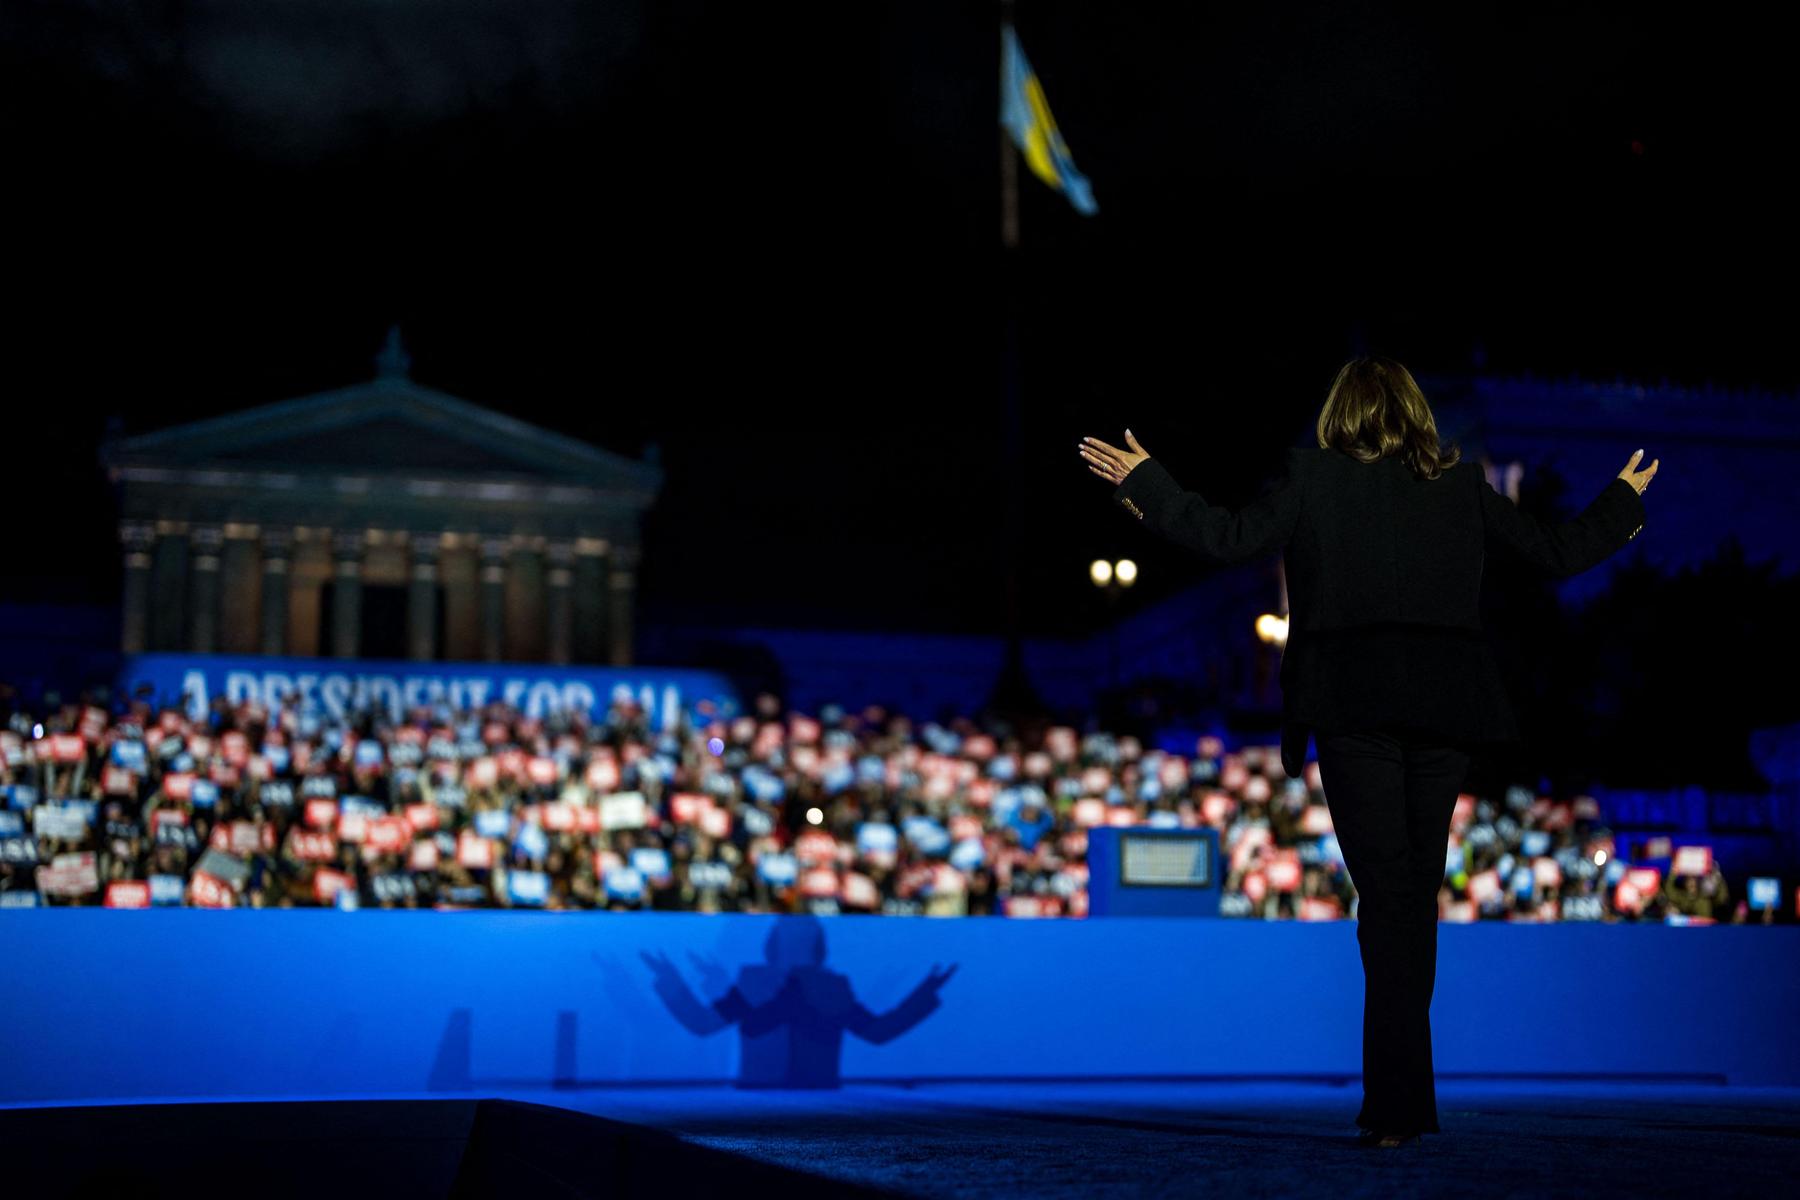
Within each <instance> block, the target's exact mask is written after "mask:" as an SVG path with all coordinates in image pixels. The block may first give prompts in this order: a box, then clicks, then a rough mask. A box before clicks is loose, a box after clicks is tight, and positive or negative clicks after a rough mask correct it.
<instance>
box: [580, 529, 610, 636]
mask: <svg viewBox="0 0 1800 1200" xmlns="http://www.w3.org/2000/svg"><path fill="white" fill-rule="evenodd" d="M605 553H606V542H605V541H604V540H603V539H601V538H577V539H576V540H575V586H574V592H575V595H574V601H575V603H574V608H575V618H574V624H575V634H574V641H575V647H574V648H575V661H576V662H579V663H602V662H605V661H606V654H607V651H606V562H605V560H604V559H602V558H601V557H600V556H601V555H603V554H605Z"/></svg>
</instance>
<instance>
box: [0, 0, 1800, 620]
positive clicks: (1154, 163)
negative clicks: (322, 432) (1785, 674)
mask: <svg viewBox="0 0 1800 1200" xmlns="http://www.w3.org/2000/svg"><path fill="white" fill-rule="evenodd" d="M1536 7H1537V10H1538V11H1536V12H1529V13H1528V12H1522V11H1521V10H1520V8H1519V6H1516V5H1507V6H1500V5H1469V4H1457V5H1426V4H1415V5H1405V6H1398V5H1396V6H1378V5H1364V4H1349V3H1343V2H1342V0H1336V2H1331V3H1318V4H1307V5H1288V6H1269V5H1243V6H1239V7H1237V8H1220V7H1216V6H1209V7H1202V6H1192V5H1181V6H1176V5H1161V4H1157V5H1136V6H1131V5H1096V4H1077V3H1060V2H1059V3H1051V2H1049V0H1022V2H1021V3H1020V5H1019V9H1018V24H1019V28H1020V33H1021V36H1022V38H1023V39H1024V44H1025V46H1026V49H1027V51H1028V53H1029V54H1030V55H1031V57H1032V60H1033V63H1034V65H1035V66H1036V68H1037V70H1038V73H1039V75H1040V77H1041V78H1042V79H1043V81H1044V84H1045V87H1046V90H1047V92H1048V95H1049V98H1050V102H1051V104H1052V106H1053V108H1054V110H1055V112H1056V115H1057V117H1058V120H1059V123H1060V125H1061V127H1062V129H1063V132H1064V134H1065V137H1066V138H1067V141H1068V143H1069V145H1070V147H1071V149H1072V150H1073V153H1074V155H1075V159H1076V162H1077V163H1078V164H1079V165H1080V167H1081V168H1082V170H1083V171H1084V172H1085V173H1086V174H1087V175H1088V177H1089V179H1090V180H1091V181H1092V183H1093V187H1094V192H1095V195H1096V198H1097V199H1098V202H1099V205H1100V209H1101V212H1100V215H1099V216H1098V217H1095V218H1092V219H1084V218H1081V217H1079V216H1077V215H1076V214H1074V213H1073V212H1071V211H1070V210H1069V208H1068V206H1067V204H1066V203H1065V202H1064V201H1063V200H1062V198H1061V197H1060V196H1058V195H1056V194H1054V193H1052V192H1050V191H1049V190H1047V189H1046V188H1044V187H1043V186H1042V185H1040V184H1038V183H1037V182H1036V181H1035V180H1033V179H1030V178H1029V177H1027V178H1026V179H1025V180H1024V185H1023V186H1024V192H1023V229H1024V238H1023V245H1022V247H1021V250H1020V251H1019V253H1018V254H1017V255H1016V257H1015V259H1014V260H1013V261H1011V262H1010V263H1008V262H1007V261H1006V260H1005V259H1004V256H1003V255H1002V254H1001V252H1000V251H999V249H998V245H997V242H998V237H997V232H998V202H997V198H996V197H997V180H998V172H997V167H996V159H997V155H996V149H997V138H998V134H997V128H996V125H995V120H994V113H995V106H996V97H995V76H996V73H997V72H996V60H997V41H996V34H995V13H996V11H997V10H996V7H995V6H993V5H989V4H980V3H977V4H965V5H948V4H944V5H920V4H916V3H909V4H901V3H892V4H886V5H878V4H872V3H871V4H858V5H833V6H822V5H821V6H807V7H804V8H802V7H787V8H784V7H781V6H775V5H739V4H724V3H717V4H695V3H683V2H681V0H657V2H656V3H651V2H650V0H639V2H637V3H624V4H604V3H597V2H593V0H589V2H586V3H576V2H574V0H564V2H559V3H530V2H521V0H486V2H481V3H475V2H464V3H445V2H442V0H438V2H426V0H418V2H416V3H401V2H394V3H385V4H380V5H368V4H364V3H351V2H349V0H338V2H326V0H288V2H286V3H268V4H261V5H255V6H250V7H244V6H240V5H235V4H230V3H225V2H224V0H213V2H210V3H179V2H175V0H164V2H162V3H140V4H130V3H104V4H102V3H86V4H81V3H75V2H73V0H57V2H53V3H34V4H25V3H14V4H10V5H8V6H7V8H6V10H5V16H3V17H0V92H3V94H4V104H3V106H0V121H3V122H4V126H3V127H0V143H3V145H4V150H0V153H4V154H5V156H6V158H5V167H6V171H5V175H6V178H7V180H8V192H9V196H8V201H9V203H8V206H7V207H8V210H9V215H10V219H9V221H8V230H9V232H10V234H11V235H12V236H11V237H9V238H8V250H7V264H6V265H7V269H6V271H5V273H4V278H5V281H6V288H7V291H8V293H9V295H8V297H7V299H8V301H9V303H8V304H7V313H8V314H9V315H8V316H7V317H6V321H7V325H6V328H7V331H8V333H9V334H10V336H9V337H8V338H7V351H8V353H7V364H8V368H9V369H8V371H7V378H6V387H7V392H8V395H9V403H8V406H7V407H8V424H9V427H10V429H11V431H12V433H13V435H14V438H15V441H14V443H13V448H12V453H11V454H9V455H8V456H7V457H8V461H9V465H10V466H11V467H12V469H13V480H14V488H13V503H14V505H15V513H16V519H15V521H14V523H13V528H12V537H11V539H10V541H11V550H12V558H13V562H12V564H11V568H12V569H10V570H9V571H8V573H7V577H6V584H5V589H6V590H5V594H6V595H7V596H9V597H11V598H16V599H17V598H72V599H83V598H92V599H106V598H109V597H110V595H111V589H112V588H113V587H114V586H115V585H114V580H115V577H116V561H115V560H116V558H117V553H116V541H115V539H114V533H113V526H112V517H111V514H110V511H109V508H108V505H109V503H110V501H109V499H108V497H107V494H106V490H105V487H104V484H103V482H102V480H101V479H100V476H99V473H98V469H97V466H96V464H95V459H94V452H95V445H96V442H97V439H98V437H99V436H100V432H101V430H102V429H103V428H104V427H105V424H106V422H107V421H108V419H109V418H113V417H117V418H119V419H120V420H121V421H122V422H123V426H124V428H125V429H126V430H128V431H133V432H136V431H141V430H145V429H150V428H155V427H158V426H162V425H166V424H171V423H174V422H178V421H181V420H186V419H192V418H195V417H200V416H205V415H210V414H213V413H218V412H223V411H228V410H232V409H236V408H241V407H245V406H249V405H253V404H257V403H262V402H266V401H270V400H275V399H281V398H285V397H288V396H291V395H295V394H299V393H302V392H307V391H313V390H319V389H324V388H330V387H335V386H339V385H342V384H345V383H349V382H354V381H356V380H359V379H362V378H366V377H367V375H368V374H369V372H370V370H371V366H370V364H371V359H372V356H373V354H374V352H375V350H376V348H377V346H378V344H379V342H380V340H381V337H382V334H383V332H384V330H385V329H386V327H387V326H388V325H389V324H390V323H391V322H393V321H395V320H398V321H400V322H402V324H403V326H404V329H405V332H406V336H407V340H408V342H409V344H410V347H411V349H412V352H413V357H414V373H415V375H416V376H417V377H418V378H420V379H421V380H422V381H424V382H426V383H428V384H431V385H434V386H437V387H441V388H443V389H445V390H447V391H450V392H453V393H456V394H458V395H462V396H464V397H466V398H468V399H471V400H474V401H476V402H479V403H484V404H488V405H491V406H494V407H497V408H501V409H504V410H506V411H509V412H512V413H514V414H516V415H518V416H520V417H523V418H525V419H527V420H532V421H537V422H540V423H542V424H545V425H548V426H551V427H553V428H556V429H559V430H562V431H565V432H568V433H571V434H574V435H576V436H579V437H582V438H586V439H588V440H590V441H592V442H595V443H597V444H600V445H603V446H607V447H609V448H612V449H616V450H619V451H622V452H625V453H628V454H639V453H641V452H642V451H643V450H644V448H645V446H646V445H647V444H648V443H649V442H651V441H655V442H657V443H659V444H660V446H661V450H662V455H663V459H662V461H663V463H664V466H665V467H666V469H667V472H668V486H667V490H666V493H665V496H664V499H663V500H662V502H661V503H660V505H659V506H658V508H657V509H656V510H655V512H654V513H653V516H652V518H651V521H650V525H649V529H648V537H649V542H648V556H647V559H646V566H645V589H646V594H645V602H646V604H647V605H648V606H649V609H648V610H647V611H646V613H645V617H646V619H655V618H656V617H657V616H659V615H680V614H682V613H684V612H686V611H689V610H693V611H699V610H701V609H703V608H704V609H709V610H711V611H712V612H715V613H726V614H732V615H735V616H737V617H739V618H741V619H743V620H748V621H773V622H780V623H789V624H801V625H819V624H839V625H850V626H864V625H883V624H886V625H893V626H900V627H925V628H941V629H992V628H995V627H996V626H997V623H998V622H999V620H1000V614H1001V607H1000V604H999V597H1000V594H1001V587H1000V580H1001V572H1000V564H1001V563H1002V562H1003V560H1004V554H1003V546H1002V536H1003V535H1002V532H1001V527H1000V521H1001V514H1002V512H1003V508H1004V504H1003V496H1002V489H1003V487H1004V480H1005V471H1004V464H1003V461H1002V459H1001V442H1000V431H1001V427H1002V422H1001V406H1000V403H999V400H998V396H999V391H1000V389H999V380H1000V372H999V363H1000V354H999V347H1000V340H1001V339H1000V336H999V331H1000V329H1001V327H1002V315H1001V314H1002V311H1003V304H1002V297H1003V296H1004V295H1005V294H1006V292H1005V289H1006V286H1007V280H1008V278H1009V274H1008V272H1010V279H1011V281H1012V284H1011V286H1012V287H1013V288H1014V289H1015V292H1016V294H1017V295H1018V296H1019V297H1020V308H1019V311H1020V325H1021V330H1022V332H1021V338H1020V346H1021V353H1022V360H1023V364H1024V367H1023V387H1022V405H1023V412H1024V440H1023V451H1024V467H1023V479H1024V483H1023V489H1022V492H1021V500H1022V504H1023V507H1024V525H1025V540H1024V545H1023V561H1024V565H1025V566H1024V569H1025V575H1024V580H1025V588H1024V603H1025V614H1024V615H1025V620H1026V621H1027V623H1028V625H1029V626H1030V627H1031V628H1034V629H1039V630H1046V631H1050V630H1069V629H1075V628H1080V627H1082V626H1084V625H1085V624H1086V623H1088V622H1090V621H1091V620H1092V619H1093V618H1094V616H1095V615H1096V610H1095V608H1094V605H1093V600H1094V598H1093V597H1092V596H1091V595H1089V594H1088V593H1089V592H1090V591H1091V589H1090V588H1089V587H1088V586H1087V585H1086V583H1085V582H1084V578H1083V576H1084V567H1083V564H1085V563H1086V561H1087V560H1088V559H1089V558H1091V557H1093V556H1094V555H1095V554H1100V553H1106V554H1114V555H1116V554H1124V553H1134V554H1137V556H1138V557H1139V558H1140V559H1142V560H1144V561H1145V562H1146V563H1147V564H1148V565H1150V566H1153V567H1154V568H1155V569H1154V570H1148V569H1147V571H1146V576H1145V585H1144V587H1143V588H1142V589H1141V592H1142V595H1144V596H1155V595H1160V594H1163V593H1165V592H1166V591H1167V590H1168V589H1169V588H1172V587H1175V586H1178V585H1179V584H1180V583H1181V582H1182V581H1183V580H1184V579H1188V578H1192V577H1193V574H1194V573H1195V571H1196V570H1197V568H1195V567H1193V566H1192V565H1190V564H1188V563H1185V562H1182V561H1180V560H1179V559H1177V558H1175V557H1173V556H1169V555H1161V556H1159V555H1157V554H1156V553H1155V551H1154V548H1151V547H1147V546H1146V545H1145V543H1144V541H1143V540H1142V538H1141V531H1139V530H1136V529H1134V528H1131V527H1130V523H1129V522H1128V521H1126V520H1124V519H1123V518H1121V517H1120V515H1119V514H1118V513H1117V512H1116V510H1114V508H1113V507H1112V506H1111V505H1110V503H1109V502H1108V501H1107V498H1106V495H1105V486H1104V485H1103V484H1101V483H1099V481H1098V480H1096V479H1094V478H1093V477H1092V476H1091V475H1088V474H1087V473H1086V472H1085V471H1084V470H1083V469H1082V468H1081V465H1080V460H1079V459H1078V458H1077V457H1076V455H1075V452H1074V445H1075V441H1076V439H1077V437H1078V436H1079V435H1080V434H1082V433H1094V434H1097V435H1099V436H1103V437H1107V438H1109V440H1114V441H1119V440H1122V439H1121V437H1120V431H1121V430H1122V428H1123V427H1124V426H1125V425H1127V424H1129V425H1130V426H1131V427H1132V428H1133V430H1134V431H1135V432H1137V434H1138V435H1139V437H1140V439H1141V440H1142V441H1143V442H1144V443H1145V445H1146V446H1147V447H1148V448H1149V449H1150V450H1151V451H1152V452H1153V453H1156V454H1158V455H1159V457H1163V458H1165V459H1166V460H1167V461H1168V462H1169V463H1170V464H1171V466H1172V468H1174V469H1176V471H1177V474H1178V476H1180V477H1181V478H1182V479H1183V481H1184V482H1185V483H1187V484H1188V486H1190V487H1196V488H1199V489H1201V490H1202V491H1204V492H1206V493H1207V494H1208V495H1209V497H1212V498H1218V499H1222V500H1225V501H1227V502H1235V501H1239V500H1242V499H1247V498H1248V497H1249V496H1251V495H1253V494H1254V492H1255V490H1256V488H1257V486H1258V484H1259V483H1260V481H1261V480H1262V479H1263V477H1264V476H1265V475H1266V473H1267V471H1268V470H1269V469H1271V468H1272V466H1273V465H1274V464H1275V463H1276V461H1277V460H1278V456H1279V451H1280V448H1281V446H1283V445H1284V444H1287V443H1290V442H1293V441H1295V440H1296V439H1297V438H1300V437H1302V436H1304V434H1305V431H1306V429H1307V428H1308V426H1309V424H1310V422H1311V419H1312V417H1313V416H1314V415H1315V413H1316V411H1317V407H1318V404H1319V403H1320V401H1321V400H1322V399H1323V395H1324V389H1325V386H1326V385H1327V384H1328V383H1329V381H1330V378H1331V375H1332V373H1333V371H1334V370H1335V369H1336V367H1337V366H1338V365H1339V363H1341V362H1342V360H1343V358H1344V357H1345V356H1346V355H1347V354H1348V353H1350V352H1351V349H1352V347H1353V346H1356V345H1362V346H1366V347H1367V348H1369V349H1371V350H1377V351H1382V352H1386V353H1390V354H1393V355H1395V356H1397V357H1399V358H1401V359H1402V361H1405V362H1407V363H1408V364H1409V365H1411V366H1413V367H1414V369H1415V370H1417V371H1420V372H1422V373H1423V372H1436V371H1449V370H1460V369H1464V368H1467V367H1468V366H1469V365H1470V363H1471V362H1472V361H1473V357H1474V356H1475V354H1476V353H1477V350H1478V348H1479V351H1480V352H1481V354H1482V355H1484V357H1485V362H1486V367H1487V369H1488V370H1490V371H1522V370H1531V371H1534V372H1536V373H1539V374H1568V373H1575V372H1580V373H1584V374H1589V375H1597V376H1600V377H1605V378H1611V377H1613V376H1617V375H1624V376H1628V377H1634V378H1638V379H1643V380H1648V381H1654V380H1656V379H1659V378H1664V377H1666V378H1669V379H1671V380H1676V381H1683V382H1698V381H1701V380H1706V379H1711V380H1715V381H1718V382H1722V383H1728V384H1741V385H1751V384H1754V385H1761V386H1766V387H1777V388H1782V389H1790V388H1793V387H1794V386H1796V383H1797V382H1800V367H1796V363H1795V359H1794V357H1793V356H1792V354H1791V351H1790V347H1791V344H1792V336H1791V331H1790V330H1791V325H1792V321H1793V316H1794V307H1795V306H1794V304H1793V302H1792V300H1791V288H1792V283H1791V280H1792V278H1793V273H1794V272H1793V268H1794V265H1795V264H1794V261H1793V259H1794V242H1795V239H1794V237H1793V233H1792V228H1791V219H1790V218H1788V217H1786V216H1781V215H1780V210H1779V209H1778V206H1781V205H1784V204H1787V203H1789V201H1788V200H1787V197H1788V196H1789V195H1790V193H1788V192H1787V191H1786V190H1785V189H1784V187H1783V186H1782V185H1781V183H1780V181H1782V180H1785V178H1786V177H1787V175H1788V174H1789V173H1790V172H1791V170H1792V167H1793V163H1792V157H1793V149H1792V142H1793V132H1792V128H1791V105H1790V104H1789V103H1788V97H1787V96H1786V95H1785V94H1784V92H1783V84H1782V81H1783V80H1784V79H1785V78H1786V71H1787V67H1786V65H1785V63H1784V61H1783V59H1782V57H1781V56H1782V54H1783V53H1784V49H1783V48H1784V47H1785V46H1786V45H1787V43H1786V41H1785V39H1784V37H1783V36H1782V31H1781V30H1779V29H1778V28H1776V27H1775V26H1774V25H1773V23H1772V20H1773V19H1771V24H1768V25H1765V26H1758V25H1756V24H1755V23H1754V21H1755V20H1760V19H1761V18H1752V17H1749V16H1744V15H1738V16H1731V15H1727V14H1724V13H1722V12H1720V11H1718V9H1717V8H1716V6H1715V7H1713V8H1699V9H1695V8H1691V7H1690V8H1688V9H1686V10H1670V11H1671V14H1673V15H1671V16H1661V15H1658V14H1657V13H1656V12H1655V11H1653V10H1652V9H1650V8H1648V7H1645V6H1627V5H1608V6H1598V5H1581V4H1563V5H1554V6H1536ZM1677 16H1678V17H1679V19H1677ZM1634 143H1635V144H1634ZM1359 339H1360V340H1359Z"/></svg>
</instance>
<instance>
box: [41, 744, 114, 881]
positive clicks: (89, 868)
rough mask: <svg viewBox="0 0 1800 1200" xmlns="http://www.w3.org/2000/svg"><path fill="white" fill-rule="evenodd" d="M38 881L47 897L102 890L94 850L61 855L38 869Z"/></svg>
mask: <svg viewBox="0 0 1800 1200" xmlns="http://www.w3.org/2000/svg"><path fill="white" fill-rule="evenodd" d="M75 740H76V741H80V740H81V739H80V738H76V739H75ZM37 881H38V887H39V888H40V889H41V890H42V891H43V892H44V894H45V895H47V896H86V895H89V894H90V893H93V892H97V891H99V890H100V869H99V865H98V863H97V861H96V859H95V857H94V852H93V851H92V850H83V851H81V852H80V853H79V854H59V855H57V856H56V857H55V858H53V859H51V860H50V865H49V866H47V867H39V868H38V870H37Z"/></svg>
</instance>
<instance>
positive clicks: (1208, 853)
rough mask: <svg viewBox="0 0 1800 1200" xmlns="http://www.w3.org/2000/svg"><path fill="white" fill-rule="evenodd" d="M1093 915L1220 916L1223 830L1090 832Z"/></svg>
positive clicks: (1117, 828) (1110, 828)
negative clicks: (1220, 868)
mask: <svg viewBox="0 0 1800 1200" xmlns="http://www.w3.org/2000/svg"><path fill="white" fill-rule="evenodd" d="M1087 862H1088V916H1090V917H1216V916H1218V915H1219V896H1220V894H1221V893H1222V891H1223V887H1224V881H1223V878H1222V874H1221V872H1220V870H1219V831H1218V830H1216V829H1210V828H1200V829H1164V828H1159V827H1152V826H1148V825H1096V826H1094V827H1092V828H1090V829H1089V830H1088V850H1087Z"/></svg>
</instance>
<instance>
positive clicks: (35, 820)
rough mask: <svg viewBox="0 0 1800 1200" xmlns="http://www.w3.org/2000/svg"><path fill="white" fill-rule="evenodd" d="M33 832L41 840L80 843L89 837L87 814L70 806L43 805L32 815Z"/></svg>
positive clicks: (83, 810)
mask: <svg viewBox="0 0 1800 1200" xmlns="http://www.w3.org/2000/svg"><path fill="white" fill-rule="evenodd" d="M31 832H32V833H34V834H36V835H37V836H38V837H41V838H59V839H61V840H62V841H65V842H79V841H80V840H81V839H82V838H84V837H86V836H87V832H88V821H87V812H86V810H85V809H81V808H77V807H75V806H74V805H70V804H57V805H50V804H41V805H39V806H38V807H37V808H36V809H35V810H33V812H32V814H31Z"/></svg>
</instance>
